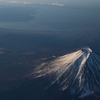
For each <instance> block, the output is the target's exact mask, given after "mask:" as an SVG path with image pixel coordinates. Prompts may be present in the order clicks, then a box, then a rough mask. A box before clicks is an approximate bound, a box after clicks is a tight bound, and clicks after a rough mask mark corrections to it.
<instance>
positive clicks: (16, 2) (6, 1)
mask: <svg viewBox="0 0 100 100" xmlns="http://www.w3.org/2000/svg"><path fill="white" fill-rule="evenodd" d="M0 2H2V3H12V4H33V2H26V1H21V2H20V1H16V0H0Z"/></svg>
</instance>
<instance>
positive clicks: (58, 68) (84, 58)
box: [38, 47, 100, 100]
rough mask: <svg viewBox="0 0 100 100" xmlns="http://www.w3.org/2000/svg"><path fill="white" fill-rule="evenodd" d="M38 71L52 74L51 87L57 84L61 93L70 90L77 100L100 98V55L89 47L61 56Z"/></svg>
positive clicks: (44, 74) (45, 74)
mask: <svg viewBox="0 0 100 100" xmlns="http://www.w3.org/2000/svg"><path fill="white" fill-rule="evenodd" d="M38 72H39V74H40V76H48V75H50V79H49V82H50V84H49V85H48V87H49V88H50V87H52V86H53V85H54V84H56V85H57V86H58V87H57V88H58V91H59V92H60V93H62V92H64V91H69V93H70V95H71V96H72V97H73V98H74V97H77V99H75V100H78V99H79V100H80V99H82V100H83V98H86V97H90V96H93V97H95V98H96V99H95V100H99V99H100V97H99V96H100V56H98V55H97V54H96V53H94V52H92V50H91V49H90V48H88V47H87V48H83V49H80V50H78V51H76V52H73V53H70V54H67V55H64V56H60V57H58V58H56V59H55V60H53V61H51V62H50V63H49V64H47V63H46V64H45V65H43V66H42V67H40V69H39V71H38ZM98 98H99V99H98ZM50 100H51V99H50ZM73 100H74V99H73ZM93 100H94V99H93Z"/></svg>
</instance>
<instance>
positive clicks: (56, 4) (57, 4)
mask: <svg viewBox="0 0 100 100" xmlns="http://www.w3.org/2000/svg"><path fill="white" fill-rule="evenodd" d="M51 5H53V6H64V4H60V3H52V4H51Z"/></svg>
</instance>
